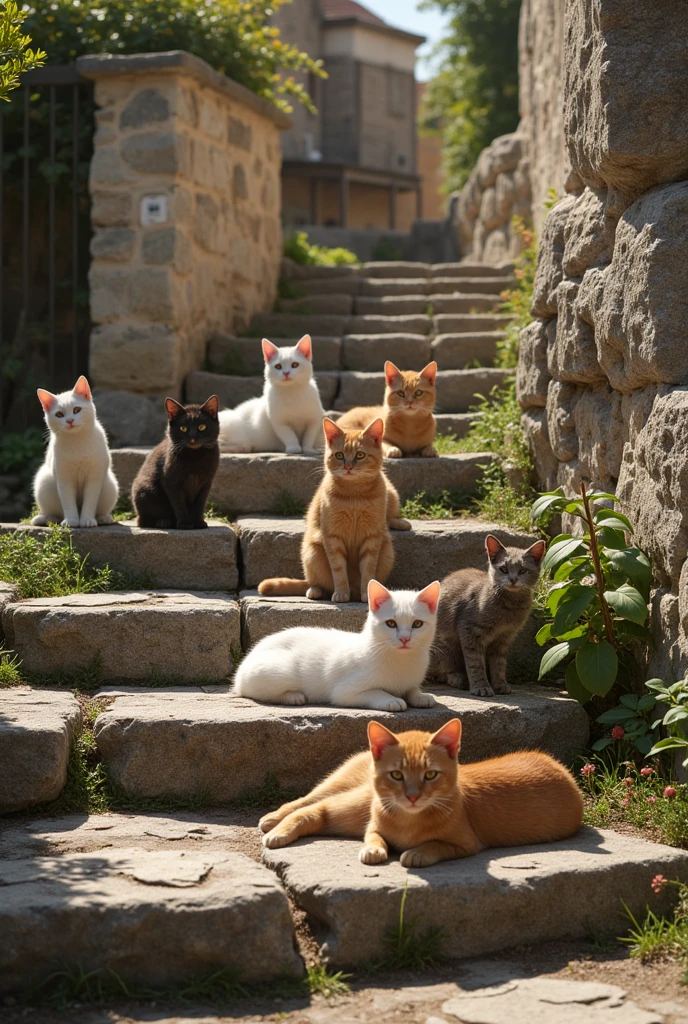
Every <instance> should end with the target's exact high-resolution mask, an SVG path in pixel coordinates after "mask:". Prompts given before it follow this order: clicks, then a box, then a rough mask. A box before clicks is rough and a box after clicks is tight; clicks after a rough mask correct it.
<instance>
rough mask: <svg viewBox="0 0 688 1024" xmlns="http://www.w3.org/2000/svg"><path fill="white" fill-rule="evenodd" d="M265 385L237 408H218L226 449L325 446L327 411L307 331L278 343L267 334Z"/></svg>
mask: <svg viewBox="0 0 688 1024" xmlns="http://www.w3.org/2000/svg"><path fill="white" fill-rule="evenodd" d="M262 345H263V357H264V359H265V387H264V389H263V394H262V395H261V397H260V398H251V399H249V400H248V401H247V402H242V403H241V405H237V407H236V408H235V409H223V410H222V412H221V413H220V416H219V420H220V449H221V451H223V452H286V453H287V455H298V454H299V453H301V452H303V454H304V455H314V454H315V453H316V451H317V450H318V448H319V447H322V443H323V432H322V421H323V417H324V415H325V413H324V412H323V407H322V403H321V401H320V394H319V392H318V385H317V384H316V383H315V380H314V379H313V348H312V344H311V339H310V336H309V335H308V334H305V335H304V336H303V338H302V339H301V341H300V342H299V343H298V345H295V346H294V347H288V348H277V346H276V345H273V344H272V342H271V341H268V340H267V338H263V342H262Z"/></svg>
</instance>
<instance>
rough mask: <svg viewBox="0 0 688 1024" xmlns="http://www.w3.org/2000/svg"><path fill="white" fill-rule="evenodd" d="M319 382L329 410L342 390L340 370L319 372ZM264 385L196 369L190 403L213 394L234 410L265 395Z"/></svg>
mask: <svg viewBox="0 0 688 1024" xmlns="http://www.w3.org/2000/svg"><path fill="white" fill-rule="evenodd" d="M315 379H316V382H317V385H318V391H319V392H320V400H321V402H322V405H323V408H324V409H328V408H329V407H330V406H331V405H332V403H333V402H334V398H335V395H336V394H337V389H338V388H339V374H338V373H337V372H336V371H330V370H324V371H320V372H316V374H315ZM264 386H265V381H264V379H263V377H262V376H256V377H241V376H232V375H229V374H224V373H208V372H207V371H206V370H194V371H193V373H190V374H188V376H187V378H186V400H187V402H199V403H202V402H205V401H206V399H207V398H209V397H210V395H217V396H218V398H219V399H220V408H222V409H234V408H235V407H236V406H237V405H240V404H241V403H242V402H245V401H246V400H247V399H249V398H258V396H259V395H262V394H263V388H264Z"/></svg>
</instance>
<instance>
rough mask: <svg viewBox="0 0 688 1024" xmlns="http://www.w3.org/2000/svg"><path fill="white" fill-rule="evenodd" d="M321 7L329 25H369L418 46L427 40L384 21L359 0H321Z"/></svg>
mask: <svg viewBox="0 0 688 1024" xmlns="http://www.w3.org/2000/svg"><path fill="white" fill-rule="evenodd" d="M320 9H321V11H322V15H323V19H324V21H325V23H326V24H329V25H333V24H335V23H338V24H339V25H344V24H348V25H351V24H357V23H358V24H363V25H367V26H368V27H369V28H372V29H375V30H376V31H378V32H384V33H387V34H388V35H394V36H396V37H397V38H399V39H407V40H408V41H409V42H414V43H415V44H416V46H418V45H419V44H420V43H424V42H425V36H417V35H414V34H413V33H412V32H405V31H404V30H403V29H400V28H395V27H394V26H393V25H390V24H389V23H388V22H386V21H383V19H382V18H378V16H377V14H373V12H372V11H369V10H368V8H367V7H364V6H363V4H359V3H357V0H320Z"/></svg>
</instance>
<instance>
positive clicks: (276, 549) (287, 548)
mask: <svg viewBox="0 0 688 1024" xmlns="http://www.w3.org/2000/svg"><path fill="white" fill-rule="evenodd" d="M453 457H454V456H447V458H453ZM407 461H408V462H414V463H415V462H416V461H417V460H415V459H414V460H411V459H409V460H405V459H403V460H402V459H399V460H398V463H399V465H401V466H403V465H404V463H406V462H407ZM423 461H427V462H436V461H439V460H435V459H433V460H431V459H428V460H423ZM411 524H412V527H413V528H412V529H411V530H405V531H402V530H392V531H391V535H392V542H393V544H394V550H395V553H396V562H395V565H394V568H393V569H392V574H391V576H390V577H389V580H388V581H387V582H388V584H389V586H390V587H395V588H396V589H398V590H405V589H407V590H419V589H421V588H422V587H424V586H426V585H427V584H428V583H432V581H433V580H435V579H439V580H442V579H444V577H445V576H446V575H447V574H448V573H450V572H453V571H454V570H455V569H484V568H485V565H486V555H485V537H486V535H487V534H488V533H492V534H494V536H495V537H498V538H499V540H501V541H502V543H503V544H507V545H508V544H512V545H515V546H516V547H523V548H525V547H528V546H529V545H530V544H533V543H534V540H535V538H533V537H529V536H528V535H527V534H525V533H519V532H516V531H514V530H509V529H508V528H506V527H503V526H496V525H494V524H491V523H484V522H482V521H481V520H479V519H468V518H466V519H464V518H461V519H412V520H411ZM304 530H305V524H304V520H303V519H276V518H271V517H269V516H242V517H241V518H240V519H238V520H237V531H238V533H239V546H240V550H241V559H242V563H243V584H244V587H246V588H247V589H254V588H255V587H257V586H258V584H259V583H260V582H261V581H262V580H264V579H267V578H268V577H273V576H289V577H291V578H293V579H303V575H302V570H301V558H300V555H299V551H300V548H301V540H302V538H303V534H304Z"/></svg>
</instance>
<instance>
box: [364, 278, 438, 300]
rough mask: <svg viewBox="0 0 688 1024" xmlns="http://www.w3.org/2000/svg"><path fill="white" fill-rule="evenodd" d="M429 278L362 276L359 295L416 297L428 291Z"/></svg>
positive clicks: (369, 296)
mask: <svg viewBox="0 0 688 1024" xmlns="http://www.w3.org/2000/svg"><path fill="white" fill-rule="evenodd" d="M429 284H430V282H429V280H427V279H426V278H424V277H420V278H411V277H401V278H399V279H395V278H391V277H362V278H361V283H360V286H359V291H358V294H359V297H366V298H371V299H372V298H378V299H379V298H403V297H404V296H406V295H414V296H416V297H418V296H419V295H420V296H425V295H427V293H428V287H429Z"/></svg>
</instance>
